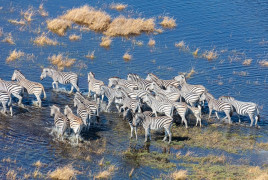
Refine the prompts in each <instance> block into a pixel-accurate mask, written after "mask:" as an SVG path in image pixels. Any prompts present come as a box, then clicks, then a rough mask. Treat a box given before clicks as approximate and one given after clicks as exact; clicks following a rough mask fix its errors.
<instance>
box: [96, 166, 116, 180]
mask: <svg viewBox="0 0 268 180" xmlns="http://www.w3.org/2000/svg"><path fill="white" fill-rule="evenodd" d="M115 170H117V168H116V167H115V166H114V165H111V166H110V167H109V168H108V170H105V171H102V172H99V173H98V174H97V175H96V176H94V178H96V179H109V178H110V177H111V176H112V175H113V173H114V171H115Z"/></svg>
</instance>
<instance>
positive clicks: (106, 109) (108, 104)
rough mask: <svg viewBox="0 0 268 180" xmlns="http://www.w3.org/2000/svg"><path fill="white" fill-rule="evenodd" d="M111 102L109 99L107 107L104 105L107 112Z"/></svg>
mask: <svg viewBox="0 0 268 180" xmlns="http://www.w3.org/2000/svg"><path fill="white" fill-rule="evenodd" d="M111 104H112V102H110V101H109V102H108V105H107V107H106V111H107V112H109V111H108V110H109V108H110V106H111ZM118 111H119V110H118Z"/></svg>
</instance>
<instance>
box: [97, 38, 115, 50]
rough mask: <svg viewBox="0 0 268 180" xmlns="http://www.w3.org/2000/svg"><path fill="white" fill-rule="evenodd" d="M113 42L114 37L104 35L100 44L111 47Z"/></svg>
mask: <svg viewBox="0 0 268 180" xmlns="http://www.w3.org/2000/svg"><path fill="white" fill-rule="evenodd" d="M111 43H112V39H111V38H110V37H107V36H104V37H102V38H101V43H100V46H101V47H105V48H108V47H110V45H111Z"/></svg>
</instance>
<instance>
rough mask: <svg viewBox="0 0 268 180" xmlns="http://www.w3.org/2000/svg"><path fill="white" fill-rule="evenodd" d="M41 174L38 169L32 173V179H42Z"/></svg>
mask: <svg viewBox="0 0 268 180" xmlns="http://www.w3.org/2000/svg"><path fill="white" fill-rule="evenodd" d="M42 176H43V174H42V173H41V172H40V171H39V169H36V170H35V171H34V172H33V177H34V178H42Z"/></svg>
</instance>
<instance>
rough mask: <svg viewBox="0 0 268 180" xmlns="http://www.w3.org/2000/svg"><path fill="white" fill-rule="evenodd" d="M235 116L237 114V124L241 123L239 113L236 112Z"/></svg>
mask: <svg viewBox="0 0 268 180" xmlns="http://www.w3.org/2000/svg"><path fill="white" fill-rule="evenodd" d="M237 116H238V122H239V124H240V123H241V120H240V115H239V114H238V113H237Z"/></svg>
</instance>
